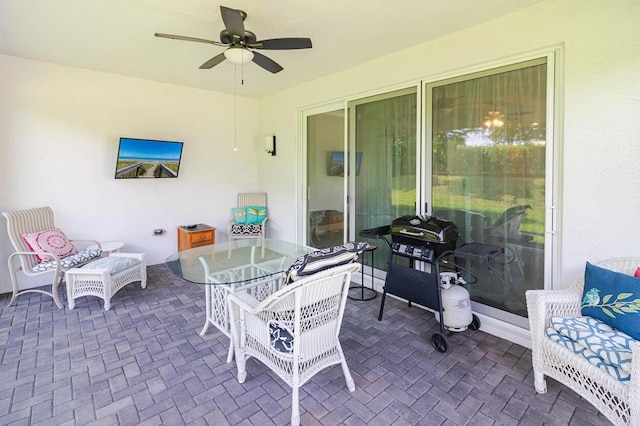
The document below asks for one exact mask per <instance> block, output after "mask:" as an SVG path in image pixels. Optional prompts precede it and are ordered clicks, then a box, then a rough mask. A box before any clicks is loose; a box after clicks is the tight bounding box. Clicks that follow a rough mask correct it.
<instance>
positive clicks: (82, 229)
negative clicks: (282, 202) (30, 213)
mask: <svg viewBox="0 0 640 426" xmlns="http://www.w3.org/2000/svg"><path fill="white" fill-rule="evenodd" d="M0 70H2V72H1V73H0V99H2V102H0V152H1V153H2V154H1V155H0V211H4V210H16V209H23V208H33V207H40V206H46V205H48V206H51V207H52V208H53V210H54V212H55V220H56V224H57V225H58V226H59V227H60V228H62V229H63V231H65V232H66V233H67V234H68V236H69V237H70V238H75V239H97V240H100V241H113V240H117V241H123V242H125V243H126V246H125V248H124V249H123V251H136V252H144V253H147V255H148V260H149V263H150V264H156V263H161V262H163V261H164V259H165V258H166V257H167V256H169V255H170V254H172V253H173V252H175V251H176V250H177V231H176V227H177V226H178V225H183V224H190V223H200V222H204V223H207V224H209V225H212V226H215V227H217V228H218V232H217V238H218V240H219V241H226V224H227V221H228V220H229V219H230V207H232V206H233V205H234V204H235V202H236V193H237V192H239V191H253V190H258V189H262V188H261V187H260V185H259V184H258V181H257V177H258V173H257V167H258V163H257V159H256V156H257V155H258V154H257V153H258V152H261V149H259V148H261V147H262V139H261V137H260V136H259V133H258V131H257V129H258V127H257V113H258V112H257V111H258V108H257V101H256V100H254V99H249V98H243V97H239V98H238V110H239V111H240V112H241V114H240V116H241V117H242V118H241V120H242V122H240V123H239V124H238V129H237V131H238V134H237V140H238V148H239V149H238V151H237V152H234V151H233V144H234V113H233V97H232V96H230V95H224V94H218V93H213V92H210V91H204V90H196V89H191V88H185V87H179V86H174V85H169V84H162V83H156V82H151V81H145V80H140V79H134V78H128V77H122V76H117V75H112V74H106V73H99V72H93V71H87V70H82V69H78V68H70V67H63V66H59V65H53V64H47V63H43V62H36V61H30V60H24V59H19V58H15V57H10V56H2V55H0ZM120 136H126V137H134V138H149V139H160V140H172V141H182V142H184V150H183V156H182V164H181V167H180V173H179V177H178V178H177V179H152V180H140V179H138V180H135V179H134V180H115V179H114V172H115V165H116V156H117V151H118V141H119V138H120ZM3 219H4V218H3ZM2 222H3V225H2V226H1V227H0V259H3V260H2V262H0V293H4V292H8V291H10V290H11V285H10V281H9V275H8V270H7V266H6V259H7V258H8V256H9V254H10V253H11V252H12V248H11V245H10V243H9V241H8V237H7V233H6V227H5V225H4V220H3V221H2ZM273 223H278V221H277V220H275V219H274V220H273ZM155 228H163V229H166V230H167V232H166V233H165V234H164V235H162V236H152V230H153V229H155ZM26 282H28V281H25V283H26ZM35 283H38V281H35Z"/></svg>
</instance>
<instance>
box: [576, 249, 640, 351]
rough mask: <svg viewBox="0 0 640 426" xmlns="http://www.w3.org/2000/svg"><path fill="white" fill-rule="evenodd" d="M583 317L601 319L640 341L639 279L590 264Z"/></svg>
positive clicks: (586, 272) (584, 295)
mask: <svg viewBox="0 0 640 426" xmlns="http://www.w3.org/2000/svg"><path fill="white" fill-rule="evenodd" d="M582 315H585V316H590V317H592V318H596V319H599V320H600V321H603V322H604V323H605V324H608V325H610V326H611V327H613V328H615V329H616V330H620V331H622V332H623V333H626V334H628V335H629V336H631V337H633V338H634V339H636V340H640V278H635V277H632V276H630V275H626V274H621V273H619V272H614V271H610V270H608V269H603V268H600V267H598V266H595V265H592V264H591V263H589V262H587V266H586V268H585V273H584V292H583V298H582Z"/></svg>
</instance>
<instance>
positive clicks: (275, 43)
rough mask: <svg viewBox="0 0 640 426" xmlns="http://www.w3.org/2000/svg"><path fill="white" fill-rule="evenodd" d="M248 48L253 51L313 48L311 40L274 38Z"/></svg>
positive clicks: (258, 42)
mask: <svg viewBox="0 0 640 426" xmlns="http://www.w3.org/2000/svg"><path fill="white" fill-rule="evenodd" d="M248 46H249V47H251V48H252V49H268V50H290V49H310V48H311V47H312V46H311V39H309V38H272V39H269V40H258V41H256V42H255V43H252V44H250V45H248Z"/></svg>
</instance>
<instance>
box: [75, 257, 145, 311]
mask: <svg viewBox="0 0 640 426" xmlns="http://www.w3.org/2000/svg"><path fill="white" fill-rule="evenodd" d="M65 275H66V281H67V284H66V287H67V301H68V302H69V309H73V308H75V307H76V302H75V299H77V298H78V297H82V296H96V297H99V298H101V299H103V300H104V310H105V311H108V310H109V308H110V307H111V298H112V297H113V295H115V294H116V293H117V292H118V291H119V290H120V289H121V288H122V287H124V286H125V285H127V284H129V283H132V282H136V281H140V284H141V285H142V288H145V287H146V286H147V263H146V261H145V255H144V254H143V253H112V254H111V256H108V257H103V258H101V259H98V260H94V261H93V262H90V263H87V264H86V265H84V266H83V267H81V268H73V269H69V270H68V271H67V272H66V274H65Z"/></svg>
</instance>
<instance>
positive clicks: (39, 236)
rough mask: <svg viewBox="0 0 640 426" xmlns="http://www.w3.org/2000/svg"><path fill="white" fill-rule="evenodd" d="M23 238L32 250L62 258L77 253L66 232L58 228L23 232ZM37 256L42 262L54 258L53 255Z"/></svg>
mask: <svg viewBox="0 0 640 426" xmlns="http://www.w3.org/2000/svg"><path fill="white" fill-rule="evenodd" d="M22 239H24V241H25V242H26V243H27V245H28V246H29V248H30V249H31V250H32V251H35V252H45V253H53V254H56V255H58V257H59V258H60V259H63V258H65V257H67V256H71V255H72V254H76V253H77V250H76V248H75V247H74V246H73V244H71V242H70V241H69V239H68V238H67V236H66V235H64V232H62V231H61V230H60V229H58V228H55V229H48V230H46V231H40V232H33V233H30V234H22ZM36 257H37V258H38V260H39V261H40V263H43V262H50V261H51V260H53V259H52V258H51V257H48V256H39V255H37V254H36Z"/></svg>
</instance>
